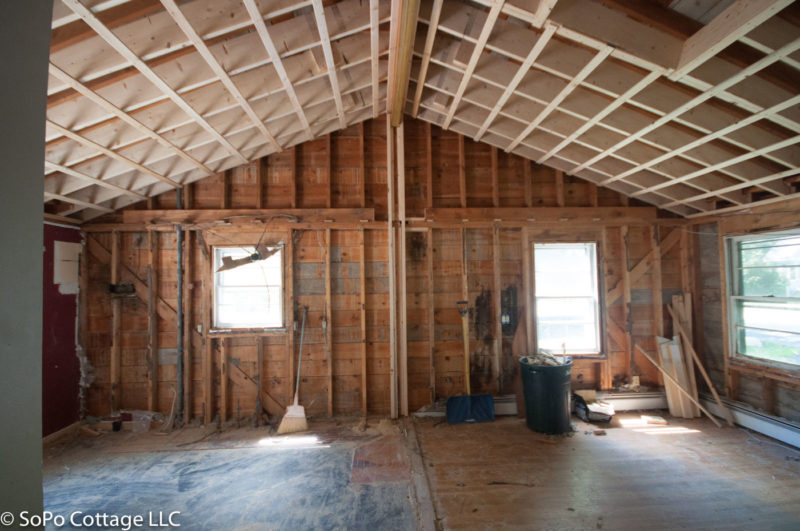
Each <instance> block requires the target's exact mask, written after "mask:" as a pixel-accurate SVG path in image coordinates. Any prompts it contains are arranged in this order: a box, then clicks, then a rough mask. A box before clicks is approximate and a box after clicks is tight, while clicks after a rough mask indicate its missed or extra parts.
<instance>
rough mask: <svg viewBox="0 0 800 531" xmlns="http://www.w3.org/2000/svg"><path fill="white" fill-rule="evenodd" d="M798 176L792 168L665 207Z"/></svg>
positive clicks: (788, 195) (782, 197)
mask: <svg viewBox="0 0 800 531" xmlns="http://www.w3.org/2000/svg"><path fill="white" fill-rule="evenodd" d="M798 174H800V170H799V169H797V168H792V169H789V170H784V171H782V172H778V173H773V174H771V175H766V176H764V177H759V178H758V179H753V180H752V181H748V182H745V183H739V184H732V185H731V186H727V187H725V188H720V189H718V190H714V191H713V192H706V193H704V194H700V195H695V196H691V197H688V198H686V199H681V200H676V201H673V202H671V203H668V204H667V205H665V206H675V205H679V204H682V203H683V204H685V203H689V202H691V201H698V200H700V199H707V198H709V197H713V196H715V195H718V194H724V193H727V192H735V191H736V190H741V189H742V188H750V187H751V186H755V185H759V184H764V183H768V182H771V181H775V180H778V179H785V178H787V177H793V176H795V175H798ZM791 195H793V194H787V195H784V196H777V198H779V199H785V198H786V197H790V196H791Z"/></svg>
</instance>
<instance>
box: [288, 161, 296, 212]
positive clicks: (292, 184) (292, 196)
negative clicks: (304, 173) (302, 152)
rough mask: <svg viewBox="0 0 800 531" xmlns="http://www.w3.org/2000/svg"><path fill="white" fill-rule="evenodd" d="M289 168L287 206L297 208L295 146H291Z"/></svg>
mask: <svg viewBox="0 0 800 531" xmlns="http://www.w3.org/2000/svg"><path fill="white" fill-rule="evenodd" d="M291 165H292V167H291V169H290V171H289V175H290V181H289V206H290V207H291V208H297V146H292V157H291Z"/></svg>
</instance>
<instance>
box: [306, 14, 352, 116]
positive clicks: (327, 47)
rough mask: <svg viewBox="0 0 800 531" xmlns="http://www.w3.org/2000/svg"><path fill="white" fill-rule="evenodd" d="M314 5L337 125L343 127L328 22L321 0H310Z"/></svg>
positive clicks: (339, 91)
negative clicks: (337, 120) (334, 105)
mask: <svg viewBox="0 0 800 531" xmlns="http://www.w3.org/2000/svg"><path fill="white" fill-rule="evenodd" d="M311 4H312V5H313V6H314V19H315V20H316V21H317V31H318V32H319V38H320V40H321V41H322V53H323V55H325V63H326V64H327V66H328V79H329V80H330V83H331V92H333V101H334V102H335V103H336V113H337V114H338V115H339V127H341V128H342V129H344V128H345V127H346V126H347V122H346V121H345V117H344V107H343V106H342V91H341V90H340V89H339V78H338V75H337V73H336V63H335V61H334V60H333V50H332V49H331V37H330V35H329V34H328V23H327V21H326V20H325V9H324V7H323V6H322V0H311Z"/></svg>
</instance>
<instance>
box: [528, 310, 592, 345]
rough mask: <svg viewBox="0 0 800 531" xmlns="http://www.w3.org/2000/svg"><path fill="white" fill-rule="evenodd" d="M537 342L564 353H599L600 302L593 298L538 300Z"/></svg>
mask: <svg viewBox="0 0 800 531" xmlns="http://www.w3.org/2000/svg"><path fill="white" fill-rule="evenodd" d="M536 330H537V333H538V335H537V343H538V345H539V347H540V348H545V349H551V350H554V351H555V352H562V345H563V344H566V348H567V352H584V353H590V352H599V350H600V349H599V344H598V336H599V334H598V326H597V314H596V305H595V301H594V299H593V298H582V299H542V298H539V299H537V300H536Z"/></svg>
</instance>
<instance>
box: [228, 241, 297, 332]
mask: <svg viewBox="0 0 800 531" xmlns="http://www.w3.org/2000/svg"><path fill="white" fill-rule="evenodd" d="M253 253H255V249H254V248H253V247H215V248H214V271H216V270H217V269H219V267H220V266H222V259H223V258H225V257H230V258H232V259H234V260H235V259H237V258H245V257H247V256H250V255H252V254H253ZM282 326H283V250H282V249H280V250H278V252H276V253H275V254H273V255H272V256H270V257H269V258H267V259H266V260H257V261H255V262H250V263H247V264H245V265H242V266H239V267H237V268H235V269H229V270H227V271H222V272H220V273H214V327H215V328H280V327H282Z"/></svg>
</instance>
